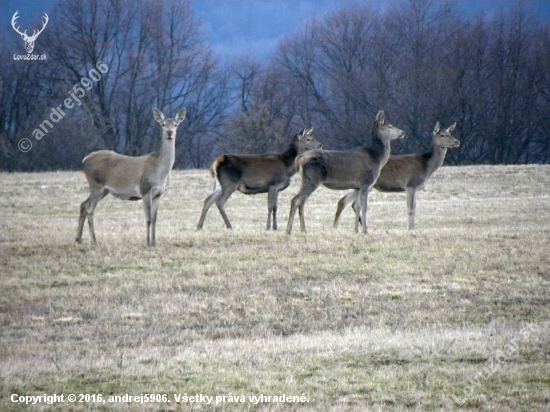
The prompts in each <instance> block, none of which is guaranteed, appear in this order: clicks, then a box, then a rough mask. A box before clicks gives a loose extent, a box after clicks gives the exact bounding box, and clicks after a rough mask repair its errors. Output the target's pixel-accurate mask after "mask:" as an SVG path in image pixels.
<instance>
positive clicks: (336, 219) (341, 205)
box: [332, 190, 357, 229]
mask: <svg viewBox="0 0 550 412" xmlns="http://www.w3.org/2000/svg"><path fill="white" fill-rule="evenodd" d="M356 197H357V192H356V191H355V190H350V191H348V193H346V195H345V196H344V197H343V198H342V199H340V201H339V202H338V208H337V209H336V214H335V215H334V223H333V224H332V227H334V228H335V229H336V228H337V227H338V223H339V221H340V215H341V214H342V212H343V211H344V209H345V208H346V206H347V205H348V204H349V203H350V202H352V201H353V200H355V198H356ZM354 205H355V203H354ZM353 210H355V206H353Z"/></svg>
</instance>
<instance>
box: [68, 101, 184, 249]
mask: <svg viewBox="0 0 550 412" xmlns="http://www.w3.org/2000/svg"><path fill="white" fill-rule="evenodd" d="M153 113H154V118H155V120H156V121H157V122H158V123H159V124H160V125H161V127H162V142H161V145H160V150H159V151H158V152H153V153H150V154H147V155H144V156H137V157H132V156H124V155H121V154H119V153H116V152H114V151H111V150H99V151H96V152H93V153H90V154H89V155H88V156H86V157H85V158H84V159H83V160H82V163H83V164H84V174H85V175H86V179H87V180H88V184H89V187H90V196H89V197H88V198H87V199H86V200H85V201H84V202H82V204H81V205H80V218H79V221H78V229H77V232H76V242H77V243H81V242H82V230H83V227H84V221H85V220H86V217H87V218H88V225H89V227H90V236H91V238H92V244H93V245H94V246H95V245H97V240H96V237H95V232H94V210H95V208H96V206H97V204H98V203H99V202H100V200H102V199H103V198H104V197H105V196H107V195H108V194H109V193H110V194H112V195H113V196H114V197H116V198H118V199H121V200H140V199H143V210H144V211H145V221H146V227H147V247H150V246H156V244H157V242H156V237H155V226H156V222H157V211H158V207H159V203H160V199H161V197H162V196H163V195H164V193H165V192H166V190H168V187H169V186H170V173H171V170H172V167H173V166H174V161H175V159H176V131H177V127H178V125H179V124H180V123H181V122H183V120H184V119H185V116H186V109H181V110H180V111H179V112H178V113H177V115H176V117H175V118H174V119H165V118H164V114H163V113H162V112H161V111H160V110H159V109H154V111H153Z"/></svg>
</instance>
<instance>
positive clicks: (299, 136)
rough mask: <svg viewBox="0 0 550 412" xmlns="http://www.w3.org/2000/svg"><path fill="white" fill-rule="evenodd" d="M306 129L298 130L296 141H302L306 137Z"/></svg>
mask: <svg viewBox="0 0 550 412" xmlns="http://www.w3.org/2000/svg"><path fill="white" fill-rule="evenodd" d="M306 131H307V129H306V128H305V127H304V128H303V129H302V130H300V133H298V139H302V138H303V137H304V136H305V135H306Z"/></svg>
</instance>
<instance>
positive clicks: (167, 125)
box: [76, 109, 460, 246]
mask: <svg viewBox="0 0 550 412" xmlns="http://www.w3.org/2000/svg"><path fill="white" fill-rule="evenodd" d="M185 116H186V110H185V109H182V110H180V111H179V112H178V113H177V115H176V117H175V118H173V119H166V118H165V117H164V114H163V113H162V112H161V111H160V110H158V109H154V118H155V120H156V121H157V122H158V123H159V124H160V126H161V127H162V141H161V145H160V150H159V151H158V152H154V153H151V154H148V155H144V156H138V157H130V156H124V155H121V154H118V153H115V152H113V151H110V150H99V151H96V152H93V153H90V154H89V155H88V156H86V157H85V158H84V159H83V160H82V163H83V164H84V174H85V175H86V179H87V180H88V184H89V189H90V196H89V197H88V198H87V199H86V200H85V201H84V202H83V203H82V204H81V205H80V218H79V221H78V229H77V233H76V241H77V242H78V243H80V242H81V241H82V231H83V228H84V222H85V220H86V218H87V219H88V226H89V228H90V236H91V240H92V244H94V245H95V244H97V241H96V237H95V232H94V220H93V216H94V210H95V208H96V206H97V204H98V203H99V201H100V200H101V199H103V198H104V197H105V196H107V195H108V194H109V193H111V194H112V195H113V196H115V197H117V198H118V199H122V200H140V199H142V200H143V209H144V211H145V222H146V229H147V246H155V245H156V237H155V226H156V221H157V212H158V207H159V203H160V199H161V197H162V195H163V194H164V193H165V192H166V190H167V189H168V187H169V186H170V173H171V170H172V167H173V166H174V161H175V152H176V150H175V142H176V131H177V127H178V125H179V124H180V123H181V122H183V120H184V119H185ZM455 127H456V123H453V124H452V125H451V126H449V127H448V128H446V129H441V127H440V125H439V122H438V123H436V124H435V127H434V129H433V143H432V145H433V146H432V150H431V151H430V152H428V153H425V154H422V155H416V154H406V155H390V142H391V141H392V140H396V139H402V138H404V137H405V132H404V131H403V130H401V129H399V128H397V127H395V126H393V125H392V124H390V123H389V122H388V121H387V120H386V115H385V113H384V111H383V110H381V111H379V112H378V114H377V115H376V119H375V121H374V123H373V126H372V131H371V145H370V146H364V147H359V148H356V149H351V150H347V151H336V150H324V149H323V148H322V145H321V143H319V142H318V141H317V140H315V139H314V138H313V136H312V134H313V129H307V128H304V129H302V130H301V131H300V132H299V133H297V134H296V135H295V136H294V137H293V138H292V141H291V142H290V145H289V147H288V148H287V150H286V151H284V152H283V153H267V154H260V155H253V154H224V155H221V156H219V157H218V158H216V159H215V160H214V163H213V164H212V166H211V168H210V175H211V176H212V178H213V179H214V180H215V186H214V191H213V192H212V194H211V195H209V196H208V197H207V198H206V199H205V200H204V205H203V208H202V213H201V216H200V219H199V223H198V224H197V230H200V229H202V227H203V224H204V220H205V218H206V214H207V213H208V210H209V209H210V207H211V206H212V205H213V204H214V203H216V206H217V208H218V210H219V212H220V214H221V216H222V219H223V221H224V223H225V226H226V227H227V228H228V229H231V223H230V222H229V218H228V217H227V214H226V213H225V208H224V205H225V202H226V201H227V199H229V197H230V196H231V194H232V193H233V192H235V191H236V190H238V191H240V192H242V193H244V194H249V195H250V194H257V193H267V222H266V229H267V230H270V229H273V230H276V229H277V197H278V194H279V192H280V191H281V190H284V189H286V188H287V187H288V186H289V185H290V181H291V179H292V177H293V176H294V174H296V173H297V172H299V174H300V176H301V179H302V184H301V187H300V190H299V192H298V194H297V195H296V196H294V197H293V198H292V201H291V205H290V213H289V217H288V223H287V227H286V233H287V234H289V235H290V233H291V232H292V223H293V221H294V217H295V215H296V210H298V213H299V216H300V229H301V231H302V232H305V231H306V225H305V216H304V205H305V202H306V200H307V199H308V198H309V196H311V194H312V193H313V192H314V191H315V190H316V189H317V188H318V187H319V186H320V185H323V186H325V187H327V188H329V189H333V190H348V193H347V194H346V195H345V196H344V197H342V199H340V201H339V202H338V207H337V210H336V215H335V217H334V224H333V226H334V227H335V228H336V227H338V222H339V219H340V215H341V213H342V211H343V210H344V208H345V207H346V205H348V204H350V203H352V207H353V210H354V211H355V231H356V232H358V229H359V224H361V226H362V231H363V233H367V201H368V195H369V192H370V191H371V189H372V188H375V189H376V190H379V191H381V192H406V193H407V209H408V214H409V229H410V230H412V229H414V228H415V224H414V216H415V210H416V192H417V191H418V190H422V189H424V187H425V186H426V183H427V182H428V179H429V178H430V176H431V175H432V174H433V173H434V172H435V171H436V170H437V169H438V168H439V167H440V166H441V165H442V164H443V160H444V158H445V154H446V153H447V149H448V148H455V147H458V146H459V145H460V142H459V141H458V140H457V139H455V138H454V137H453V136H452V132H453V131H454V129H455Z"/></svg>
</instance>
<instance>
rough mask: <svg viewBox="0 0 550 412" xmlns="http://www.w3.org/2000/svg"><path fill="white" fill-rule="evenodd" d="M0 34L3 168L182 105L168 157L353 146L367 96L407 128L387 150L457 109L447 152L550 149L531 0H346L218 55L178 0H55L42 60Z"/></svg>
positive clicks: (51, 164) (69, 166) (44, 166)
mask: <svg viewBox="0 0 550 412" xmlns="http://www.w3.org/2000/svg"><path fill="white" fill-rule="evenodd" d="M41 24H42V23H41V22H37V27H36V28H39V27H40V25H41ZM0 33H1V36H2V38H3V39H4V41H3V42H2V44H1V45H0V55H1V58H0V93H1V94H0V123H1V129H0V170H4V171H48V170H78V169H80V168H81V161H82V158H83V157H84V156H85V155H86V154H88V153H90V152H91V151H94V150H98V149H110V150H115V151H117V152H119V153H123V154H126V155H131V156H137V155H141V154H145V153H149V152H151V151H154V150H156V149H157V148H158V144H159V140H160V130H159V129H158V125H156V122H155V121H154V119H153V108H154V107H158V108H160V109H161V110H163V111H164V112H165V113H167V114H168V113H169V116H172V115H175V113H176V112H177V111H178V110H179V109H180V108H182V107H186V108H187V118H186V120H185V122H184V123H182V124H181V126H180V128H179V132H178V141H177V155H176V164H175V167H177V168H204V167H208V166H209V165H210V163H211V162H212V160H213V159H214V158H215V156H217V155H218V154H220V153H223V152H241V153H262V152H266V151H276V150H284V148H285V146H286V145H287V142H288V140H289V138H290V136H291V135H292V134H293V133H296V132H297V131H298V130H300V129H301V128H302V127H313V128H314V136H315V138H316V139H317V140H319V141H320V142H322V143H323V145H324V148H327V149H339V150H343V149H348V148H352V147H356V146H361V145H366V144H369V141H368V139H369V136H370V129H371V125H372V122H373V120H374V117H375V115H376V113H377V112H378V110H380V109H384V110H385V111H386V113H387V114H388V116H389V120H390V121H391V122H392V123H393V124H395V125H396V126H398V127H400V128H401V129H403V130H405V131H406V133H407V138H406V139H403V140H402V141H400V142H398V143H395V144H393V145H392V152H393V153H409V152H417V153H421V152H425V151H428V150H429V149H430V144H431V130H432V129H433V127H434V124H435V123H436V122H437V121H439V122H440V123H441V124H442V126H444V127H446V126H448V125H450V124H451V123H453V122H457V124H458V126H457V130H456V136H457V138H459V139H460V141H461V147H460V149H456V150H452V151H450V152H449V153H448V155H447V158H446V164H449V165H472V164H527V163H539V164H546V163H549V162H550V116H549V114H550V25H549V23H548V22H547V21H544V20H542V19H540V18H539V17H538V16H537V13H536V10H535V9H534V8H533V7H531V6H530V5H529V3H528V2H521V1H518V2H517V3H516V4H515V5H514V7H512V8H511V9H509V10H506V11H502V12H500V13H498V14H495V15H490V16H489V15H485V14H483V13H482V12H479V13H467V12H465V11H464V10H463V9H462V8H461V4H460V2H452V1H435V0H407V1H403V2H399V3H395V4H394V5H393V6H391V7H390V8H387V9H377V8H373V7H371V6H369V5H361V4H357V5H345V6H343V7H342V8H341V9H339V10H338V11H336V12H333V13H330V14H327V15H325V16H323V17H319V18H313V17H312V19H311V20H310V21H305V22H304V23H303V25H301V27H296V28H295V30H294V31H293V32H292V34H291V35H289V36H287V37H285V38H284V39H283V40H281V41H280V43H279V44H278V47H277V50H276V52H275V53H274V54H273V55H272V56H270V58H269V59H263V60H260V59H256V58H255V57H254V56H246V57H240V58H237V59H235V60H233V61H222V59H220V58H219V56H216V55H215V53H214V52H213V51H212V47H211V45H210V44H209V43H208V41H207V39H206V35H205V33H204V30H203V28H202V26H201V22H200V20H199V19H198V18H196V16H194V15H193V12H192V9H191V6H190V4H188V3H187V2H186V1H185V0H183V1H182V0H164V1H162V2H160V1H151V2H134V1H131V0H93V1H84V0H77V1H72V0H60V1H59V2H58V3H57V5H56V7H55V9H54V10H53V11H52V12H51V13H50V22H49V25H48V27H47V29H46V30H44V32H43V33H41V35H40V37H38V39H37V41H36V47H35V50H34V52H33V53H35V54H39V55H45V56H46V58H45V59H36V60H25V59H20V58H16V56H17V55H18V54H24V53H25V48H24V47H23V46H24V44H23V42H22V41H21V37H20V35H19V34H18V33H16V31H15V30H13V29H12V28H11V27H2V28H1V29H0ZM74 97H76V99H75V98H74ZM67 101H71V102H72V103H71V104H70V106H71V107H70V108H69V107H68V106H67V105H66V104H65V102H67ZM48 123H49V124H48ZM41 126H42V127H41ZM22 139H27V140H26V141H28V142H30V143H31V144H32V148H30V149H29V150H28V151H24V150H26V149H22V146H21V142H22Z"/></svg>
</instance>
